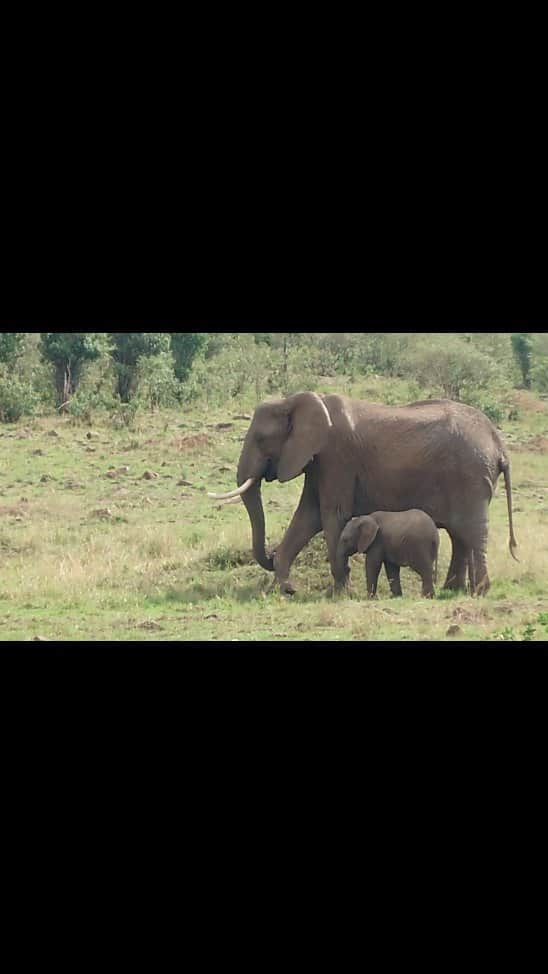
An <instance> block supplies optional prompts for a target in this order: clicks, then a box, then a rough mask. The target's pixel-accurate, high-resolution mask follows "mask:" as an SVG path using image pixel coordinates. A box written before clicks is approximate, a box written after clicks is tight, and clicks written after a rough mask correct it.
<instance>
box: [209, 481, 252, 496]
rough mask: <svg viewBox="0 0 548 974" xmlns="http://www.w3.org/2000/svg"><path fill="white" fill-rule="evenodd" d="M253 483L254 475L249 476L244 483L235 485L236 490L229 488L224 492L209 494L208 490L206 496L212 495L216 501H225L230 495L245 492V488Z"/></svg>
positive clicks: (238, 494)
mask: <svg viewBox="0 0 548 974" xmlns="http://www.w3.org/2000/svg"><path fill="white" fill-rule="evenodd" d="M254 483H255V477H249V479H248V480H246V482H245V484H242V486H241V487H236V490H229V491H228V492H227V493H226V494H211V493H210V492H209V491H208V493H207V496H208V497H213V498H214V499H215V500H216V501H227V500H228V499H229V498H230V497H240V496H241V495H242V494H245V492H246V490H249V488H250V487H251V484H254Z"/></svg>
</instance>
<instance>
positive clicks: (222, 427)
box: [215, 423, 234, 430]
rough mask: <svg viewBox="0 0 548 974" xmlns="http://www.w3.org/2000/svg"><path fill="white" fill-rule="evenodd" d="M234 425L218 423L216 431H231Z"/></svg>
mask: <svg viewBox="0 0 548 974" xmlns="http://www.w3.org/2000/svg"><path fill="white" fill-rule="evenodd" d="M233 426H234V423H217V424H216V426H215V429H216V430H231V429H232V427H233Z"/></svg>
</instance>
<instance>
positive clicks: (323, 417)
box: [278, 392, 333, 481]
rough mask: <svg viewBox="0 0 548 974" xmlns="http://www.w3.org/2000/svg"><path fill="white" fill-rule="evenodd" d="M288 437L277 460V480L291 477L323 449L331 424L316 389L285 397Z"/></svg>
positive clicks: (297, 473) (300, 471)
mask: <svg viewBox="0 0 548 974" xmlns="http://www.w3.org/2000/svg"><path fill="white" fill-rule="evenodd" d="M285 405H286V408H287V436H286V439H285V441H284V443H283V446H282V449H281V453H280V460H279V463H278V480H280V481H285V480H292V479H293V477H298V476H299V474H300V473H302V472H303V470H304V468H305V467H306V465H307V463H309V462H310V460H312V458H313V457H315V456H316V454H318V453H320V451H321V450H323V448H324V446H325V445H326V443H327V437H328V435H329V428H330V427H331V426H333V423H332V422H331V417H330V415H329V413H328V411H327V407H326V406H325V404H324V402H323V401H322V399H320V397H319V396H318V395H317V394H316V393H315V392H299V393H297V394H296V395H295V396H290V397H289V398H288V399H287V400H286V403H285Z"/></svg>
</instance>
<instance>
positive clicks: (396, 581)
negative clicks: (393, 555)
mask: <svg viewBox="0 0 548 974" xmlns="http://www.w3.org/2000/svg"><path fill="white" fill-rule="evenodd" d="M384 570H385V572H386V577H387V579H388V584H389V585H390V591H391V592H392V595H394V596H400V595H403V592H402V590H401V582H400V566H399V565H396V564H395V563H394V562H393V561H387V559H386V558H385V559H384Z"/></svg>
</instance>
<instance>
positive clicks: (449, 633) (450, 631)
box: [445, 625, 462, 636]
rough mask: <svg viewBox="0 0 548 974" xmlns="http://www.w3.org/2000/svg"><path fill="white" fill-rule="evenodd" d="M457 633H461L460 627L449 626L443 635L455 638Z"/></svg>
mask: <svg viewBox="0 0 548 974" xmlns="http://www.w3.org/2000/svg"><path fill="white" fill-rule="evenodd" d="M459 632H462V629H461V627H460V626H457V625H453V626H449V629H448V630H447V632H446V633H445V635H446V636H457V635H458V634H459Z"/></svg>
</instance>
